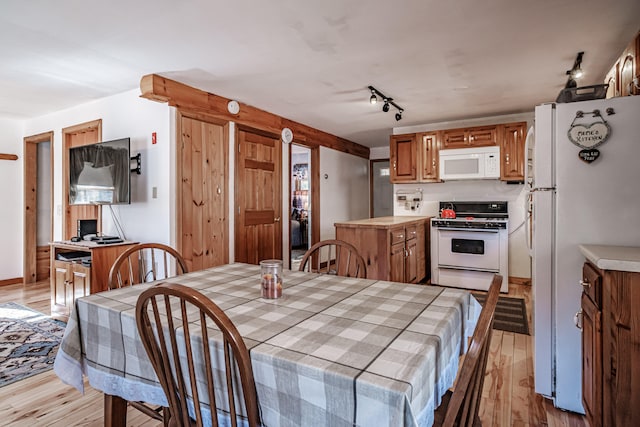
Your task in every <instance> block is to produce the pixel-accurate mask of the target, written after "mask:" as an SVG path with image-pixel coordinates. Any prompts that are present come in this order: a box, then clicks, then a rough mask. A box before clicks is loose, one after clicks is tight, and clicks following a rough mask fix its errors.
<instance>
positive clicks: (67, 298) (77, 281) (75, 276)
mask: <svg viewBox="0 0 640 427" xmlns="http://www.w3.org/2000/svg"><path fill="white" fill-rule="evenodd" d="M134 244H136V243H135V242H124V243H120V244H111V245H98V244H96V243H89V242H86V243H83V242H80V243H72V242H56V243H52V244H51V277H50V280H51V315H52V316H60V317H69V315H70V314H71V311H72V310H73V306H74V304H75V301H76V299H77V298H80V297H84V296H87V295H89V294H92V293H96V292H101V291H106V290H107V289H108V278H109V270H110V269H111V265H113V262H114V261H115V260H116V258H117V257H118V256H119V255H120V254H121V253H122V252H124V251H125V250H126V249H128V248H129V247H131V246H133V245H134ZM70 252H77V253H83V254H85V256H86V257H90V258H91V265H90V266H89V265H84V264H82V263H81V262H79V261H63V260H60V259H58V254H65V253H67V254H68V253H70Z"/></svg>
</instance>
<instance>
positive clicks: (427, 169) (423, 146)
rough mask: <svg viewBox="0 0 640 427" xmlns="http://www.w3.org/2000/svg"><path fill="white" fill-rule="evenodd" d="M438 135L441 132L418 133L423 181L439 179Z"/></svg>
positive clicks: (421, 177)
mask: <svg viewBox="0 0 640 427" xmlns="http://www.w3.org/2000/svg"><path fill="white" fill-rule="evenodd" d="M438 137H439V132H426V133H422V134H418V141H419V144H418V146H419V151H420V179H421V180H422V181H438V139H439V138H438Z"/></svg>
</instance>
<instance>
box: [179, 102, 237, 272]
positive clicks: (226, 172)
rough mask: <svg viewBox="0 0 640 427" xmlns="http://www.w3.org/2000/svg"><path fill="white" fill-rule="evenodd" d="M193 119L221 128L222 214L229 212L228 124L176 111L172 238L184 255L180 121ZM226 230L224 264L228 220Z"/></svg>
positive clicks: (225, 260) (226, 248)
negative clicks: (222, 167)
mask: <svg viewBox="0 0 640 427" xmlns="http://www.w3.org/2000/svg"><path fill="white" fill-rule="evenodd" d="M183 118H187V119H193V120H198V121H202V122H206V123H210V124H213V125H218V126H222V139H223V143H222V158H223V159H224V179H225V183H224V186H223V188H224V190H223V191H224V193H225V197H224V212H225V215H227V214H228V212H229V191H228V188H229V153H228V151H229V150H228V146H229V122H227V121H224V120H219V119H216V118H215V117H212V116H210V115H207V114H201V113H198V112H194V111H191V110H188V109H176V146H175V159H176V160H175V167H176V202H175V204H174V209H175V211H174V212H175V216H176V232H175V236H174V239H175V241H174V243H173V244H174V246H175V248H176V249H177V251H178V252H180V253H181V254H184V248H183V247H182V238H181V236H182V230H183V218H182V209H181V206H182V197H183V194H182V179H183V170H182V162H181V160H180V159H182V130H183V129H182V119H183ZM226 223H227V226H226V230H225V233H224V238H223V245H224V254H223V257H224V262H225V263H228V262H229V230H228V228H229V225H228V224H229V219H228V218H227V219H226Z"/></svg>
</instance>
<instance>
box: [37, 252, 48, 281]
mask: <svg viewBox="0 0 640 427" xmlns="http://www.w3.org/2000/svg"><path fill="white" fill-rule="evenodd" d="M49 252H50V247H49V245H45V246H38V247H37V249H36V281H40V280H45V279H48V278H49V274H50V266H49Z"/></svg>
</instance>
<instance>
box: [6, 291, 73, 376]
mask: <svg viewBox="0 0 640 427" xmlns="http://www.w3.org/2000/svg"><path fill="white" fill-rule="evenodd" d="M65 327H66V324H65V323H64V322H61V321H59V320H53V319H51V318H50V317H49V316H46V315H44V314H42V313H39V312H37V311H35V310H31V309H30V308H28V307H25V306H22V305H20V304H16V303H14V302H8V303H5V304H0V387H2V386H5V385H8V384H11V383H13V382H16V381H19V380H21V379H24V378H27V377H30V376H32V375H36V374H39V373H41V372H44V371H46V370H48V369H51V368H53V360H54V359H55V356H56V352H57V351H58V345H59V344H60V340H61V339H62V335H63V334H64V329H65Z"/></svg>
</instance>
